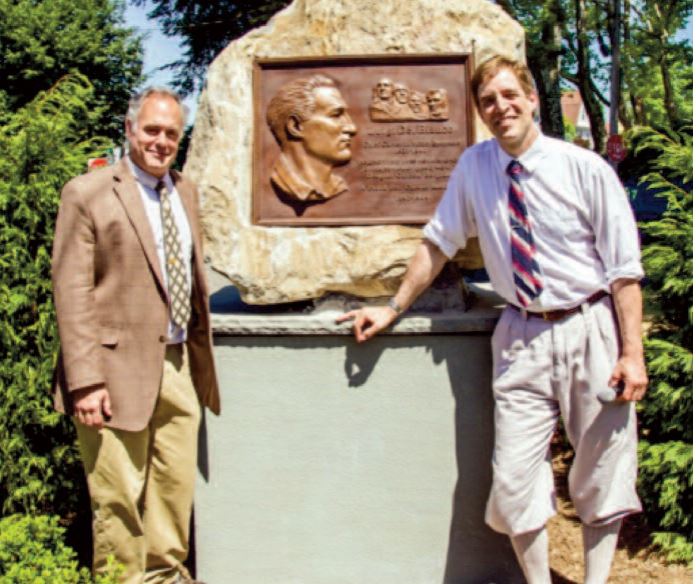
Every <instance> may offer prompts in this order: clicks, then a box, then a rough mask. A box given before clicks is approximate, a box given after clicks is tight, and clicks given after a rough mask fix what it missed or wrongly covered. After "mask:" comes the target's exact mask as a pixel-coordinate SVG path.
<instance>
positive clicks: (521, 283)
mask: <svg viewBox="0 0 696 584" xmlns="http://www.w3.org/2000/svg"><path fill="white" fill-rule="evenodd" d="M507 173H508V176H509V177H510V191H509V193H508V209H509V211H510V250H511V252H512V276H513V279H514V281H515V292H516V293H517V300H519V302H520V304H521V305H522V306H523V307H525V306H528V305H529V304H531V303H532V302H533V301H534V299H535V298H536V297H537V296H539V294H541V291H542V289H543V288H544V285H543V284H542V283H541V272H540V270H539V264H538V263H537V261H536V259H535V258H534V255H535V253H536V247H535V246H534V237H533V236H532V228H531V226H530V224H529V218H528V216H527V205H526V204H525V202H524V192H523V191H522V186H521V185H520V174H521V173H522V165H521V164H520V163H519V162H518V161H517V160H512V161H511V162H510V164H508V167H507Z"/></svg>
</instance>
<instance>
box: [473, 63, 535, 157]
mask: <svg viewBox="0 0 696 584" xmlns="http://www.w3.org/2000/svg"><path fill="white" fill-rule="evenodd" d="M478 102H479V114H480V115H481V119H482V120H483V123H484V124H486V126H487V127H488V129H489V130H490V131H491V133H492V134H493V135H494V136H495V138H496V140H498V143H499V144H500V145H501V147H502V148H503V150H505V151H506V152H507V153H508V154H510V155H512V156H519V155H520V154H522V153H523V152H524V151H525V150H527V148H529V147H530V146H531V145H532V143H533V142H534V139H535V138H536V137H537V135H538V133H539V131H538V130H537V127H536V126H535V125H534V110H535V109H536V107H537V104H538V103H539V101H538V98H537V95H536V93H534V92H531V93H527V92H525V90H524V89H523V88H522V86H521V85H520V82H519V80H518V79H517V77H516V76H515V74H514V73H513V72H512V71H511V70H510V69H507V68H505V69H501V70H500V71H498V73H496V74H495V75H494V76H493V77H491V78H490V79H489V80H488V81H486V82H484V83H483V84H481V86H480V87H479V92H478Z"/></svg>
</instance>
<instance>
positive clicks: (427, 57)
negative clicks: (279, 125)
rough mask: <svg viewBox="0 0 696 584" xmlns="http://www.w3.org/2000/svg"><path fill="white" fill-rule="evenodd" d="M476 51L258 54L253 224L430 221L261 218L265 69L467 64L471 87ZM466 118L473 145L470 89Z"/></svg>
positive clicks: (409, 221)
mask: <svg viewBox="0 0 696 584" xmlns="http://www.w3.org/2000/svg"><path fill="white" fill-rule="evenodd" d="M474 58H475V55H474V53H473V52H462V53H432V54H427V53H416V54H408V55H405V54H393V55H392V54H381V55H334V56H330V57H326V56H316V55H313V56H298V57H273V58H268V57H255V58H254V59H253V61H252V101H253V113H252V115H253V126H252V190H251V224H252V225H254V226H258V227H359V226H362V225H416V226H420V225H423V224H425V223H426V222H427V220H428V219H429V217H425V218H424V217H423V216H422V215H412V216H405V217H404V216H402V217H395V218H394V219H393V220H390V219H389V218H385V217H340V218H331V217H327V218H322V219H317V218H309V219H304V218H302V217H292V218H286V219H283V218H280V219H261V218H260V217H259V203H258V201H257V198H258V197H259V196H260V193H261V186H262V185H261V176H260V174H261V173H260V172H259V168H258V166H259V164H260V160H261V154H262V152H261V140H259V139H258V138H259V132H260V131H261V130H260V128H259V127H258V125H259V124H260V123H261V122H262V121H263V120H265V115H264V112H262V111H261V103H260V101H261V100H260V99H257V96H259V95H260V89H261V75H262V73H263V71H264V70H272V69H292V68H295V67H316V68H320V67H335V66H344V67H349V66H351V65H356V66H358V65H406V64H409V63H415V64H419V65H420V64H424V63H425V64H427V63H434V64H438V65H441V64H450V63H452V64H458V65H464V83H465V86H466V87H467V88H470V87H471V77H472V75H473V69H474V65H473V61H474ZM465 108H466V111H465V114H464V115H465V119H466V121H467V131H466V140H467V143H468V144H469V145H473V144H474V141H475V127H474V125H475V116H474V111H475V107H474V102H473V97H472V95H471V91H468V99H466V100H465Z"/></svg>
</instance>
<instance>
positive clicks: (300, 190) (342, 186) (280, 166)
mask: <svg viewBox="0 0 696 584" xmlns="http://www.w3.org/2000/svg"><path fill="white" fill-rule="evenodd" d="M271 180H272V181H273V182H275V183H276V184H277V185H278V186H279V187H280V188H281V189H283V190H285V191H287V192H288V193H291V194H293V195H294V196H295V197H296V198H297V199H299V200H300V201H321V200H324V199H330V198H331V197H334V196H336V195H338V194H340V193H342V192H344V191H347V190H348V185H347V184H346V181H345V180H343V178H341V177H340V176H338V175H336V174H332V175H331V184H330V185H329V190H328V192H326V193H322V192H321V191H320V190H318V189H317V188H316V187H315V186H313V185H311V184H309V183H308V182H307V181H306V180H304V178H303V177H302V175H301V173H300V172H299V171H298V170H297V169H296V168H295V165H294V164H293V163H292V161H291V160H290V158H289V157H288V156H286V155H285V154H284V153H282V152H281V153H280V156H278V159H277V161H276V163H275V165H274V167H273V174H272V175H271Z"/></svg>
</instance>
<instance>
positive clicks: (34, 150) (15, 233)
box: [0, 73, 109, 516]
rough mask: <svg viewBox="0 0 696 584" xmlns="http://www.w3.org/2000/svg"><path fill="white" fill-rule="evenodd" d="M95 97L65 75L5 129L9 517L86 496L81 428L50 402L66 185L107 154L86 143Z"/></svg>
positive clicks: (3, 296)
mask: <svg viewBox="0 0 696 584" xmlns="http://www.w3.org/2000/svg"><path fill="white" fill-rule="evenodd" d="M93 92H94V89H93V87H92V86H91V84H90V83H89V81H88V80H87V79H86V78H85V77H84V76H82V75H80V74H77V73H76V74H72V75H69V76H66V77H64V78H62V79H61V80H60V81H59V82H58V83H57V84H56V85H55V86H53V87H52V88H50V89H49V90H48V91H46V92H42V93H40V94H39V95H38V96H37V97H36V98H35V99H34V100H33V101H31V102H30V103H29V104H27V105H26V106H24V107H22V108H21V109H19V110H18V111H17V112H15V113H13V114H11V115H10V116H8V118H7V122H6V124H5V125H3V126H2V127H0V152H2V153H3V156H2V157H1V158H0V345H1V346H2V351H1V352H0V459H2V460H3V464H2V465H0V504H1V506H2V512H3V513H11V512H27V513H46V512H48V513H56V514H59V515H61V516H66V515H67V513H68V512H69V511H71V510H73V509H74V508H75V503H76V500H77V497H78V496H79V495H80V489H81V488H82V476H81V475H82V472H81V469H80V466H79V461H78V458H77V452H76V450H75V448H74V446H73V442H74V434H73V429H72V427H71V424H70V423H69V421H68V420H66V419H65V418H64V417H63V416H61V415H60V414H58V413H56V412H55V411H53V408H52V400H51V396H50V386H51V374H52V368H53V362H54V356H55V354H56V349H57V335H56V327H55V317H54V312H53V305H52V295H51V282H50V255H51V242H52V239H53V229H54V220H55V214H56V210H57V206H58V200H59V196H60V189H61V188H62V185H63V184H64V183H65V182H66V181H67V180H68V179H69V178H71V177H72V176H75V175H77V174H80V173H82V172H84V170H85V168H86V161H87V158H88V157H89V156H90V155H94V153H96V152H100V151H103V149H104V148H105V147H106V146H108V145H109V142H107V141H106V140H104V139H90V138H88V133H87V132H88V131H87V127H88V126H90V125H91V122H93V121H94V118H95V117H98V116H99V115H100V114H101V112H100V111H99V110H94V109H93V108H90V107H88V105H87V104H89V103H92V97H93ZM9 461H12V462H11V463H9Z"/></svg>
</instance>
